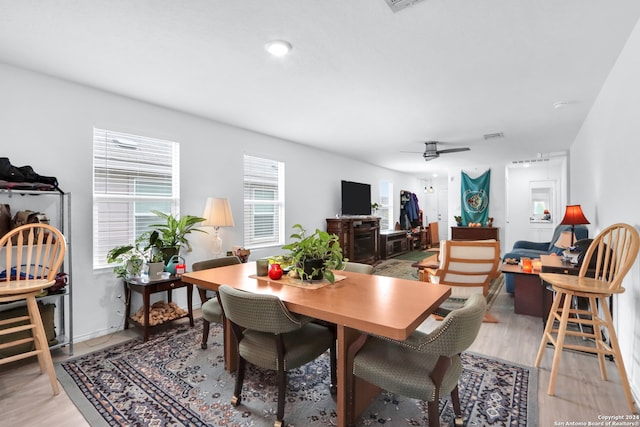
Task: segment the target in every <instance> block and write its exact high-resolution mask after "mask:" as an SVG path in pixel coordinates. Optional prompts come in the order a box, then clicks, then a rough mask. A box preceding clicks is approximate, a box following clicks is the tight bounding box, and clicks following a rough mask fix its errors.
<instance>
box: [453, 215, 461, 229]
mask: <svg viewBox="0 0 640 427" xmlns="http://www.w3.org/2000/svg"><path fill="white" fill-rule="evenodd" d="M453 219H455V220H456V225H457V226H458V227H460V226H461V225H462V216H460V215H456V216H454V217H453Z"/></svg>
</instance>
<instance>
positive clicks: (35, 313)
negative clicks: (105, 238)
mask: <svg viewBox="0 0 640 427" xmlns="http://www.w3.org/2000/svg"><path fill="white" fill-rule="evenodd" d="M0 248H1V251H2V252H3V253H2V258H3V260H4V265H0V271H2V270H4V274H3V275H2V277H0V302H3V303H4V302H19V301H22V300H24V301H26V305H27V311H28V315H27V316H19V317H13V318H10V319H6V320H2V321H0V325H2V326H7V325H12V326H10V327H7V328H5V329H1V330H0V336H7V339H8V340H9V341H8V342H5V343H3V344H0V348H2V349H4V348H10V347H15V346H18V345H22V344H27V343H33V345H32V347H31V348H32V349H31V350H29V351H26V352H23V353H19V354H16V355H13V356H9V357H5V358H3V359H0V365H1V364H6V363H10V362H13V361H16V360H21V359H25V358H27V357H32V356H37V357H38V363H39V365H40V371H41V372H44V371H46V372H47V373H48V375H49V379H50V380H51V388H52V389H53V394H54V395H57V394H58V393H59V389H58V380H57V378H56V374H55V371H54V369H53V361H52V360H51V353H50V351H49V344H48V342H47V337H46V333H45V330H44V327H43V324H42V318H41V316H40V310H39V309H38V303H37V302H36V297H37V296H38V295H39V294H41V293H42V291H43V290H45V289H47V288H49V287H50V286H51V285H53V284H54V283H55V281H56V280H55V278H56V274H57V273H58V271H59V269H60V266H61V265H62V262H63V260H64V256H65V252H66V243H65V239H64V236H63V235H62V233H61V232H60V231H59V230H58V229H57V228H55V227H52V226H50V225H47V224H39V223H38V224H26V225H23V226H20V227H16V228H14V229H13V230H11V231H10V232H8V233H7V234H5V235H4V236H2V237H1V238H0ZM20 331H31V336H30V337H29V338H19V339H15V338H12V337H11V334H14V333H15V332H20Z"/></svg>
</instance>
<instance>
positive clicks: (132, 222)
mask: <svg viewBox="0 0 640 427" xmlns="http://www.w3.org/2000/svg"><path fill="white" fill-rule="evenodd" d="M179 149H180V146H179V144H178V143H177V142H171V141H164V140H159V139H154V138H147V137H144V136H137V135H129V134H125V133H120V132H113V131H109V130H103V129H95V128H94V130H93V267H94V268H103V267H107V266H108V264H107V252H109V250H111V249H113V248H114V247H116V246H120V245H127V244H132V243H134V242H135V239H136V238H137V237H138V236H140V234H142V233H144V232H145V231H148V230H149V228H150V227H149V225H150V224H153V223H157V221H158V217H157V216H156V215H154V214H153V213H152V212H151V211H152V210H158V211H161V212H165V213H172V214H174V215H177V214H178V209H179V206H180V192H179V189H180V185H179V176H180V174H179V172H180V171H179V164H180V159H179V155H180V150H179Z"/></svg>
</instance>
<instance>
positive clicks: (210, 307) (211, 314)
mask: <svg viewBox="0 0 640 427" xmlns="http://www.w3.org/2000/svg"><path fill="white" fill-rule="evenodd" d="M240 263H241V261H240V258H238V257H237V256H235V255H234V256H225V257H220V258H213V259H208V260H205V261H198V262H194V263H193V264H192V265H191V270H192V271H199V270H207V269H209V268H218V267H224V266H227V265H235V264H240ZM209 292H213V291H209ZM198 294H199V295H200V302H201V304H202V305H201V306H200V310H201V311H202V342H201V344H200V347H201V348H202V349H203V350H204V349H206V348H207V345H208V341H209V330H210V327H211V322H215V323H220V324H223V323H224V313H223V312H222V308H221V307H220V302H219V301H218V298H217V296H216V295H212V296H211V295H209V294H207V289H205V288H202V287H200V286H198Z"/></svg>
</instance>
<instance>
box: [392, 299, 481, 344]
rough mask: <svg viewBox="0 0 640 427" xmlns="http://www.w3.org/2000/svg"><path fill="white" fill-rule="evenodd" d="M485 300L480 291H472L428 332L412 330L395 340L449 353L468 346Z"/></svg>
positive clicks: (477, 326) (477, 329) (475, 329)
mask: <svg viewBox="0 0 640 427" xmlns="http://www.w3.org/2000/svg"><path fill="white" fill-rule="evenodd" d="M486 309H487V301H486V299H485V298H484V296H482V294H473V295H471V296H470V297H469V299H467V301H466V303H465V304H464V306H462V307H461V308H458V309H456V310H452V311H451V312H450V313H449V314H448V315H447V317H445V318H444V320H443V321H442V323H441V324H440V325H439V326H438V327H437V328H436V329H434V330H433V331H431V332H430V333H428V334H424V333H420V332H414V333H413V334H411V335H410V336H409V338H407V339H406V340H405V341H397V343H398V344H400V345H402V346H405V347H409V348H411V349H413V350H415V351H424V352H428V353H430V354H438V355H444V356H447V357H451V356H453V355H455V354H459V353H462V352H463V351H464V350H466V349H467V348H469V346H470V345H471V344H473V341H474V340H475V339H476V336H477V335H478V331H479V330H480V326H481V325H482V318H483V316H484V313H485V311H486Z"/></svg>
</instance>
